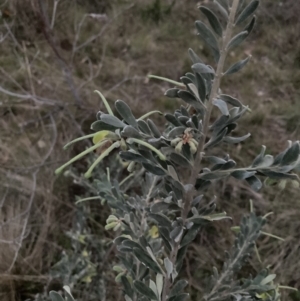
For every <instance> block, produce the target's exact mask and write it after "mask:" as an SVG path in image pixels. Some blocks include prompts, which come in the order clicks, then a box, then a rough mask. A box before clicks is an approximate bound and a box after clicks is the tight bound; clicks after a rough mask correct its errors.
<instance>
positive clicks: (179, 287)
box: [170, 280, 188, 297]
mask: <svg viewBox="0 0 300 301" xmlns="http://www.w3.org/2000/svg"><path fill="white" fill-rule="evenodd" d="M187 284H188V282H187V281H186V280H179V281H177V282H176V283H175V284H174V285H173V287H172V289H171V292H170V297H172V296H177V295H179V294H180V293H181V292H182V291H183V290H184V288H185V287H186V286H187Z"/></svg>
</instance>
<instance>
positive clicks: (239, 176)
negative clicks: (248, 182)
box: [231, 170, 256, 180]
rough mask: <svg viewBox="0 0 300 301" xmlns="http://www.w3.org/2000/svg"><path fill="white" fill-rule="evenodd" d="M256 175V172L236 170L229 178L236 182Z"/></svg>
mask: <svg viewBox="0 0 300 301" xmlns="http://www.w3.org/2000/svg"><path fill="white" fill-rule="evenodd" d="M255 174H256V171H246V170H236V171H234V172H233V173H232V174H231V176H233V177H234V178H236V179H238V180H245V179H247V178H250V177H252V176H254V175H255Z"/></svg>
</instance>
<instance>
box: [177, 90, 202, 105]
mask: <svg viewBox="0 0 300 301" xmlns="http://www.w3.org/2000/svg"><path fill="white" fill-rule="evenodd" d="M178 96H179V97H180V98H181V99H182V100H183V101H185V102H186V103H187V104H189V105H192V106H193V107H194V108H195V109H198V110H202V109H203V108H204V105H203V103H202V102H200V101H197V99H196V98H195V96H194V95H193V94H192V93H190V92H188V91H184V90H181V91H179V92H178Z"/></svg>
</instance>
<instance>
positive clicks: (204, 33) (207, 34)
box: [196, 21, 220, 61]
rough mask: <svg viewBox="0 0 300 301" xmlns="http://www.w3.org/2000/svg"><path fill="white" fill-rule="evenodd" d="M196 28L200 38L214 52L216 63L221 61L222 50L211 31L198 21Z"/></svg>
mask: <svg viewBox="0 0 300 301" xmlns="http://www.w3.org/2000/svg"><path fill="white" fill-rule="evenodd" d="M196 28H197V31H198V33H199V36H200V37H201V38H202V39H203V40H204V41H205V43H207V44H208V46H210V47H211V49H212V50H213V54H214V58H215V61H218V60H219V57H220V50H219V45H218V41H217V39H216V38H215V36H214V34H213V33H212V32H211V30H210V29H209V28H208V27H207V26H206V25H205V24H204V23H203V22H201V21H196Z"/></svg>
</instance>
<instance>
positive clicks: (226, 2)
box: [217, 0, 229, 11]
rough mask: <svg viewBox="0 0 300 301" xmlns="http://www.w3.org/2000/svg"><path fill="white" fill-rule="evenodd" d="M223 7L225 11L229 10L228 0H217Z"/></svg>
mask: <svg viewBox="0 0 300 301" xmlns="http://www.w3.org/2000/svg"><path fill="white" fill-rule="evenodd" d="M217 1H218V2H219V3H220V4H221V5H222V6H223V7H224V9H226V11H228V10H229V3H228V0H217Z"/></svg>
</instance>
